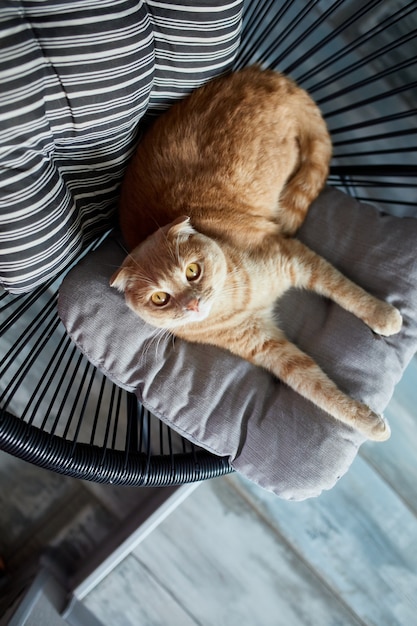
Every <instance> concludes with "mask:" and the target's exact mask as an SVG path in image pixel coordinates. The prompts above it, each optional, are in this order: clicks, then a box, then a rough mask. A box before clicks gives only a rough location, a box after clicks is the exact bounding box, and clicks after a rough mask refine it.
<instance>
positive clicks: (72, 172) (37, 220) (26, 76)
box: [0, 0, 243, 293]
mask: <svg viewBox="0 0 417 626" xmlns="http://www.w3.org/2000/svg"><path fill="white" fill-rule="evenodd" d="M242 3H243V0H230V1H229V2H226V1H225V0H223V1H221V0H202V1H200V2H197V1H196V0H194V1H191V0H182V2H181V4H179V3H173V2H169V1H166V2H162V1H160V0H146V1H143V0H45V1H43V2H39V0H21V1H18V0H6V1H5V0H3V2H2V7H1V8H0V168H1V170H0V281H1V284H2V285H3V286H4V288H5V289H7V290H8V291H11V292H12V293H21V292H25V291H29V290H31V289H33V288H34V287H36V286H37V285H39V284H41V283H42V282H44V281H46V280H47V279H48V278H50V277H52V276H54V275H55V274H56V273H57V272H59V270H60V269H61V268H63V267H64V266H66V265H67V264H68V262H69V261H70V260H71V259H72V258H74V257H75V256H76V255H77V254H78V253H79V251H80V250H81V248H82V247H83V245H84V244H85V242H86V241H88V240H89V239H91V238H92V237H93V236H94V235H96V234H98V233H101V232H104V231H105V230H107V229H108V228H110V227H111V226H112V224H113V220H114V214H115V209H116V205H117V195H118V187H119V184H120V180H121V178H122V176H123V172H124V168H125V166H126V163H127V161H128V159H129V157H130V155H131V153H132V151H133V149H134V146H135V143H136V141H137V137H138V124H139V121H140V120H141V118H142V117H143V115H144V114H145V113H147V112H149V113H157V112H159V111H161V110H163V109H164V108H166V107H167V106H169V105H170V104H171V103H172V102H173V101H175V100H176V99H178V98H181V97H183V96H184V95H185V94H187V93H189V92H190V91H191V90H192V89H194V88H196V87H198V86H199V85H201V84H203V83H204V82H206V81H207V80H209V79H210V78H212V77H213V76H215V75H217V74H219V73H222V72H223V71H226V70H227V69H229V68H230V67H231V66H232V63H233V60H234V57H235V55H236V51H237V48H238V45H239V39H240V30H241V12H242Z"/></svg>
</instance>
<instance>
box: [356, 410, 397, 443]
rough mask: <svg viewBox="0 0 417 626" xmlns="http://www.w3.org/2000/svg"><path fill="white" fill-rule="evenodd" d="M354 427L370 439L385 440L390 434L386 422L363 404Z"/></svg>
mask: <svg viewBox="0 0 417 626" xmlns="http://www.w3.org/2000/svg"><path fill="white" fill-rule="evenodd" d="M356 428H357V429H358V430H359V431H360V432H361V433H363V434H364V435H365V437H367V438H368V439H371V440H372V441H386V440H387V439H389V438H390V436H391V429H390V427H389V424H388V422H387V421H386V420H385V419H384V418H383V417H382V415H378V414H377V413H374V412H373V411H371V409H369V408H368V407H366V406H363V410H362V411H361V415H359V416H358V420H357V423H356Z"/></svg>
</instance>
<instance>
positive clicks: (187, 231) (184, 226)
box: [168, 215, 197, 237]
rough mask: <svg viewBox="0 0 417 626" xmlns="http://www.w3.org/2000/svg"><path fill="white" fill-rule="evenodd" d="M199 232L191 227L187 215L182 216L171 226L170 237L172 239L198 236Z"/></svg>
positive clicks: (169, 229)
mask: <svg viewBox="0 0 417 626" xmlns="http://www.w3.org/2000/svg"><path fill="white" fill-rule="evenodd" d="M196 234H197V231H196V230H194V228H193V227H192V225H191V219H190V218H189V217H188V216H187V215H181V217H177V219H176V220H174V221H173V222H171V224H169V228H168V235H171V236H172V237H178V236H186V237H188V236H190V235H196Z"/></svg>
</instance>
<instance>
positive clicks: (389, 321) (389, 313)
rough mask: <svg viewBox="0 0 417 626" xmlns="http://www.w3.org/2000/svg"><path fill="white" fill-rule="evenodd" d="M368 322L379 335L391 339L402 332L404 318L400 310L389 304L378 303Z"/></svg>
mask: <svg viewBox="0 0 417 626" xmlns="http://www.w3.org/2000/svg"><path fill="white" fill-rule="evenodd" d="M366 322H367V324H368V326H369V327H370V328H372V330H373V331H374V332H375V333H378V335H382V336H383V337H390V336H391V335H396V334H397V333H398V332H400V330H401V327H402V324H403V318H402V315H401V313H400V312H399V311H398V309H396V308H395V307H394V306H392V305H391V304H388V302H378V305H377V306H376V307H375V310H374V311H373V313H372V316H371V317H370V319H369V320H366Z"/></svg>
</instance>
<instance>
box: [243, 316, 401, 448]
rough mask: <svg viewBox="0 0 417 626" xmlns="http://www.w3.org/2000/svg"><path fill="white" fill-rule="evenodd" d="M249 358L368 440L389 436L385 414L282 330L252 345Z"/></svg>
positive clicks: (382, 438)
mask: <svg viewBox="0 0 417 626" xmlns="http://www.w3.org/2000/svg"><path fill="white" fill-rule="evenodd" d="M246 358H247V360H249V361H251V362H253V363H255V364H256V365H259V366H261V367H264V368H266V369H267V370H269V371H270V372H272V373H273V374H275V376H277V378H279V379H280V380H281V381H282V382H284V383H286V384H287V385H288V386H289V387H291V389H293V390H294V391H296V392H297V393H299V394H300V395H301V396H303V397H304V398H307V399H308V400H310V401H311V402H313V403H314V404H315V405H317V406H318V407H319V408H321V409H323V410H324V411H326V412H327V413H329V414H330V415H332V416H333V417H334V418H336V419H338V420H340V421H341V422H343V423H345V424H347V425H348V426H351V427H353V428H356V429H357V430H359V431H360V432H361V433H362V434H363V435H364V436H365V437H367V438H368V439H372V440H374V441H384V440H386V439H388V438H389V436H390V434H391V433H390V428H389V426H388V424H387V422H386V421H385V420H384V419H383V417H382V416H380V415H378V414H377V413H375V412H374V411H372V410H371V409H370V408H369V407H368V406H366V405H365V404H363V403H362V402H359V401H357V400H354V399H352V398H350V397H349V396H348V395H346V394H345V393H343V392H342V391H341V390H340V389H339V388H338V387H337V385H336V384H335V383H334V382H333V381H331V380H330V378H328V376H327V375H326V374H325V373H324V372H323V371H322V369H321V368H320V367H319V366H318V365H317V363H316V362H315V361H314V360H313V359H312V358H311V357H310V356H308V355H307V354H305V353H304V352H302V351H301V350H300V349H299V348H298V347H297V346H295V345H294V344H293V343H291V342H290V341H288V339H286V337H285V335H284V334H283V333H282V332H281V331H279V329H277V328H276V329H273V330H272V329H271V334H270V335H269V336H268V337H265V339H264V340H263V341H258V342H257V344H256V346H255V345H253V346H252V349H251V352H250V353H248V354H246Z"/></svg>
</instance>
